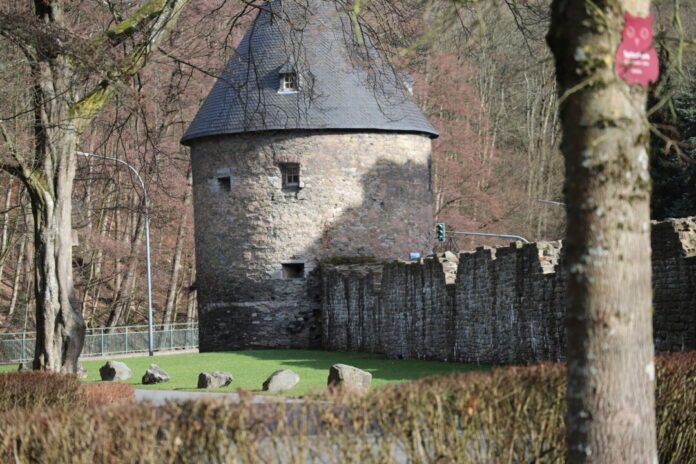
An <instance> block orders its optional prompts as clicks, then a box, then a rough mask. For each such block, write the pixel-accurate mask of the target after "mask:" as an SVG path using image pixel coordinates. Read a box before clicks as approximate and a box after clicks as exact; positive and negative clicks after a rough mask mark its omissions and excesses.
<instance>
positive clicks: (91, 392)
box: [80, 383, 135, 406]
mask: <svg viewBox="0 0 696 464" xmlns="http://www.w3.org/2000/svg"><path fill="white" fill-rule="evenodd" d="M80 388H81V389H82V391H83V392H84V393H85V395H86V396H87V402H88V403H89V404H90V405H92V406H105V405H109V404H112V403H135V391H134V390H133V387H131V386H130V385H128V384H125V383H87V384H83V385H82V386H81V387H80Z"/></svg>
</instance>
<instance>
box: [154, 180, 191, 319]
mask: <svg viewBox="0 0 696 464" xmlns="http://www.w3.org/2000/svg"><path fill="white" fill-rule="evenodd" d="M191 176H192V174H191V168H189V172H188V174H187V176H186V179H187V182H188V185H189V188H187V189H186V193H184V201H183V209H184V212H183V214H182V215H181V222H180V223H179V231H178V233H177V235H176V246H175V251H174V262H173V263H172V273H171V276H170V279H169V291H168V292H167V303H166V305H165V311H164V319H163V321H162V322H163V323H165V324H169V323H170V322H172V319H176V317H172V316H175V312H176V293H177V292H176V290H177V288H178V286H179V285H178V284H179V273H180V272H181V255H182V253H183V251H184V240H185V239H186V220H187V219H188V209H189V206H190V205H191V190H190V186H191V183H192V182H193V178H192V177H191Z"/></svg>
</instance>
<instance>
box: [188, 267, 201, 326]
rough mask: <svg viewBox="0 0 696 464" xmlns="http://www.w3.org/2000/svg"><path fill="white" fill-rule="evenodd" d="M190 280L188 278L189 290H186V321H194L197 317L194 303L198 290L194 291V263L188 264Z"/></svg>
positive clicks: (195, 302)
mask: <svg viewBox="0 0 696 464" xmlns="http://www.w3.org/2000/svg"><path fill="white" fill-rule="evenodd" d="M190 269H191V272H190V280H189V287H188V288H189V291H188V308H187V311H186V322H194V321H195V320H196V319H197V317H196V316H197V314H196V305H197V298H198V292H196V266H195V265H194V263H191V264H190Z"/></svg>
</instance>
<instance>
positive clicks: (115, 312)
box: [106, 213, 145, 327]
mask: <svg viewBox="0 0 696 464" xmlns="http://www.w3.org/2000/svg"><path fill="white" fill-rule="evenodd" d="M134 222H135V223H136V224H135V231H134V233H135V236H134V237H133V240H132V241H131V252H130V256H129V257H128V266H127V267H126V275H125V277H124V278H123V279H122V281H121V288H120V289H119V291H118V293H117V295H116V298H115V300H114V303H113V306H112V309H111V313H110V314H109V319H108V321H107V322H106V326H107V327H115V326H117V325H118V324H119V322H120V321H121V320H122V318H123V315H124V314H125V313H127V310H128V306H129V305H130V302H131V297H132V295H133V289H134V288H135V278H136V271H137V267H138V251H139V250H140V245H141V244H142V242H143V235H144V231H145V225H144V223H143V221H142V214H141V213H139V214H138V217H137V219H136V220H135V221H134Z"/></svg>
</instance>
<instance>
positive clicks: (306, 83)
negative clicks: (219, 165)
mask: <svg viewBox="0 0 696 464" xmlns="http://www.w3.org/2000/svg"><path fill="white" fill-rule="evenodd" d="M354 31H355V29H354V25H353V24H352V21H351V19H350V16H348V14H347V13H346V12H345V10H344V8H343V6H342V4H341V3H340V2H339V1H336V0H270V1H268V2H266V3H265V4H264V5H263V6H262V7H261V9H260V11H259V14H258V15H257V17H256V18H255V20H254V21H253V23H252V25H251V26H250V28H249V30H247V32H246V34H245V35H244V38H243V39H242V41H241V43H240V44H239V47H238V48H237V50H236V51H235V53H234V55H233V56H232V58H231V59H230V61H229V63H228V65H227V67H226V69H225V71H224V72H223V73H222V75H221V76H220V77H219V79H218V81H217V82H216V83H215V85H214V87H213V89H212V90H211V92H210V94H209V95H208V97H207V98H206V100H205V102H204V103H203V105H202V106H201V108H200V109H199V111H198V114H197V115H196V117H195V118H194V119H193V122H192V123H191V125H190V126H189V128H188V130H187V131H186V134H185V135H184V137H183V138H182V143H183V144H186V145H189V144H190V143H191V141H193V140H194V139H196V138H200V137H206V136H210V135H221V134H236V133H243V132H254V131H264V130H292V129H353V130H384V131H398V132H416V133H423V134H426V135H429V136H431V137H437V136H438V134H437V131H435V129H434V128H433V126H432V125H431V124H430V123H429V122H428V120H427V119H426V118H425V116H424V115H423V114H422V113H421V111H420V110H419V109H418V107H417V106H416V105H415V103H414V102H413V101H412V99H411V96H410V94H409V93H408V91H407V90H406V88H405V86H404V85H403V83H402V82H401V80H400V78H399V76H398V73H396V72H394V70H392V68H391V67H389V66H388V65H387V64H386V62H385V61H384V60H382V59H381V57H380V55H379V53H378V52H377V50H376V48H375V47H374V46H373V45H372V42H371V41H370V40H369V38H368V37H367V36H366V35H365V34H364V33H361V35H360V36H356V34H355V32H354ZM289 69H292V70H294V71H295V72H297V73H298V75H299V83H300V84H299V85H300V89H299V92H297V93H278V87H279V82H280V81H279V74H280V72H281V71H282V72H287V71H288V70H289Z"/></svg>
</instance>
